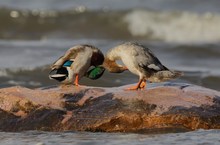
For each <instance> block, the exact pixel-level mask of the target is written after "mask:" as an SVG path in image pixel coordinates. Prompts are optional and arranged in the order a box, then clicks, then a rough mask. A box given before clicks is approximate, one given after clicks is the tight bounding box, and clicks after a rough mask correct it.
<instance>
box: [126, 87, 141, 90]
mask: <svg viewBox="0 0 220 145" xmlns="http://www.w3.org/2000/svg"><path fill="white" fill-rule="evenodd" d="M138 89H139V87H138V86H132V87H129V88H126V89H125V90H128V91H131V90H138Z"/></svg>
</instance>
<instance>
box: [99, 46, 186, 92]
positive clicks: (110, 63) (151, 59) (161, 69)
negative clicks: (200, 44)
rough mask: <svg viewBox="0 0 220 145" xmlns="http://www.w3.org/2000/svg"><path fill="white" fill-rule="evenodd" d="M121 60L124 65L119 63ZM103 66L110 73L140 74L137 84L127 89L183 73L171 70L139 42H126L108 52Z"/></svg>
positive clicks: (141, 86)
mask: <svg viewBox="0 0 220 145" xmlns="http://www.w3.org/2000/svg"><path fill="white" fill-rule="evenodd" d="M117 60H121V61H122V63H123V64H124V65H120V64H117V63H116V61H117ZM103 66H104V67H105V68H106V69H107V70H108V71H109V72H110V73H122V72H124V71H126V70H129V71H130V72H131V73H133V74H135V75H137V76H139V81H138V83H137V85H135V86H131V87H129V88H126V89H125V90H139V89H140V90H144V88H145V87H146V86H147V82H146V81H149V82H164V81H167V80H170V79H175V78H177V77H180V76H182V75H183V73H182V72H180V71H172V70H169V69H168V68H167V67H166V66H164V65H163V64H162V63H161V62H160V60H159V59H158V58H157V57H156V56H155V55H154V53H153V52H152V51H151V50H150V49H149V48H147V47H145V46H143V45H141V44H139V43H137V42H125V43H123V44H120V45H118V46H116V47H114V48H112V49H109V51H108V52H107V53H106V56H105V60H104V63H103Z"/></svg>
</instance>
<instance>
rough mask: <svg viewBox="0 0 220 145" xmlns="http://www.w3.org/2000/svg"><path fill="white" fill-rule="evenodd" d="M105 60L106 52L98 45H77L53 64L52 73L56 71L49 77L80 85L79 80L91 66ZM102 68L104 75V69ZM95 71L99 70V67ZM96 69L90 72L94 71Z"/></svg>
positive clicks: (95, 65)
mask: <svg viewBox="0 0 220 145" xmlns="http://www.w3.org/2000/svg"><path fill="white" fill-rule="evenodd" d="M103 62H104V54H103V53H102V51H101V50H100V49H98V48H97V47H95V46H92V45H87V44H83V45H75V46H73V47H71V48H70V49H68V50H67V51H66V52H65V54H64V55H63V56H61V57H60V58H59V59H58V60H56V61H55V62H54V63H53V64H52V65H51V67H50V68H51V72H50V73H52V72H54V71H56V72H55V74H54V75H52V74H50V75H49V77H50V78H52V79H56V80H58V81H60V82H62V83H64V84H69V83H73V84H74V85H75V86H80V85H79V80H80V79H81V78H82V77H83V76H86V75H87V72H88V70H89V68H90V67H91V66H94V67H97V66H99V65H101V64H102V63H103ZM100 68H101V70H102V71H101V75H102V74H103V71H104V69H103V68H102V67H100ZM94 71H95V72H97V68H95V69H94ZM94 71H93V72H92V70H90V71H89V72H90V73H94ZM98 72H99V71H98ZM90 76H91V75H90ZM95 77H96V76H95Z"/></svg>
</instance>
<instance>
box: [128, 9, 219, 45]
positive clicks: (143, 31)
mask: <svg viewBox="0 0 220 145" xmlns="http://www.w3.org/2000/svg"><path fill="white" fill-rule="evenodd" d="M124 21H125V22H127V23H128V30H129V31H130V33H131V34H132V35H133V36H142V37H145V38H149V39H152V40H162V41H165V42H179V43H187V42H202V43H210V42H219V41H220V31H219V26H220V15H219V14H213V13H210V12H207V13H203V14H198V13H193V12H158V11H146V10H134V11H131V12H129V13H127V14H126V16H125V17H124Z"/></svg>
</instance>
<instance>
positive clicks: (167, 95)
mask: <svg viewBox="0 0 220 145" xmlns="http://www.w3.org/2000/svg"><path fill="white" fill-rule="evenodd" d="M125 87H128V86H122V87H117V88H95V87H85V86H81V87H75V86H59V87H51V88H40V89H34V90H32V89H28V88H23V87H10V88H3V89H0V130H1V131H23V130H45V131H69V130H77V131H104V132H145V133H149V132H163V131H164V132H171V131H175V132H176V131H188V130H195V129H199V128H202V129H214V128H215V129H219V128H220V92H217V91H215V90H211V89H207V88H203V87H199V86H195V85H189V84H172V83H165V84H163V85H161V84H160V86H156V87H150V88H147V89H146V90H144V91H124V88H125Z"/></svg>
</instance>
